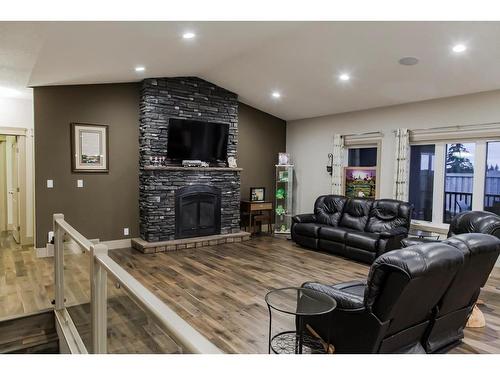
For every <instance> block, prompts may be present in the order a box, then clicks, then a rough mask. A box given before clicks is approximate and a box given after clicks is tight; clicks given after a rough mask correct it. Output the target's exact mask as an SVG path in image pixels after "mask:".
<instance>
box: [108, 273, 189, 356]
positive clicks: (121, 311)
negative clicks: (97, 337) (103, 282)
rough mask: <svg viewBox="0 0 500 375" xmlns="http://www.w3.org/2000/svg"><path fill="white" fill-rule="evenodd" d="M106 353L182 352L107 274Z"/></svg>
mask: <svg viewBox="0 0 500 375" xmlns="http://www.w3.org/2000/svg"><path fill="white" fill-rule="evenodd" d="M107 324H108V334H107V350H108V353H113V354H118V353H129V354H134V353H182V349H181V347H180V346H179V345H178V344H177V343H176V342H175V341H174V340H173V339H172V338H170V337H169V336H168V335H167V334H166V333H165V332H164V331H163V330H162V328H161V327H160V326H159V325H158V324H156V323H155V321H154V320H152V319H151V317H150V316H149V315H148V314H147V313H146V312H145V311H144V310H143V309H142V308H141V307H140V306H139V305H137V304H136V303H135V302H134V300H133V299H132V298H130V296H129V294H128V292H127V291H126V290H125V289H124V288H123V287H122V286H121V285H120V283H119V282H118V281H117V280H116V279H115V278H114V277H113V276H112V275H110V274H108V303H107Z"/></svg>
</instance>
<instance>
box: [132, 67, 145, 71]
mask: <svg viewBox="0 0 500 375" xmlns="http://www.w3.org/2000/svg"><path fill="white" fill-rule="evenodd" d="M145 70H146V68H145V67H143V66H136V67H135V71H136V72H143V71H145Z"/></svg>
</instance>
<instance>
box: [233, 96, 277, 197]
mask: <svg viewBox="0 0 500 375" xmlns="http://www.w3.org/2000/svg"><path fill="white" fill-rule="evenodd" d="M238 116H239V119H238V167H241V168H243V172H242V173H241V199H243V200H248V199H249V196H250V187H262V186H264V187H265V188H266V200H270V201H274V173H275V170H274V166H275V165H276V164H277V163H278V153H279V152H285V149H286V122H285V121H284V120H281V119H279V118H277V117H274V116H271V115H270V114H268V113H265V112H262V111H259V110H257V109H255V108H253V107H250V106H248V105H246V104H243V103H240V105H239V110H238Z"/></svg>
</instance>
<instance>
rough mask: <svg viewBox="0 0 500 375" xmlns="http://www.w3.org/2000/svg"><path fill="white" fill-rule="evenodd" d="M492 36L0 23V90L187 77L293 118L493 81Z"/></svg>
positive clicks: (343, 26) (326, 28)
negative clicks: (462, 47)
mask: <svg viewBox="0 0 500 375" xmlns="http://www.w3.org/2000/svg"><path fill="white" fill-rule="evenodd" d="M187 30H189V31H194V32H195V33H196V34H197V37H196V38H195V39H193V40H184V39H182V37H181V35H182V33H183V32H184V31H187ZM499 40H500V22H101V23H99V22H57V23H56V22H54V23H47V22H46V23H36V22H26V23H19V22H17V23H9V22H0V86H5V87H12V88H18V89H19V88H24V87H26V86H43V85H63V84H85V83H105V82H130V81H139V80H141V79H142V78H145V77H163V76H165V77H169V76H187V75H191V76H199V77H201V78H204V79H206V80H208V81H211V82H214V83H216V84H218V85H220V86H222V87H224V88H226V89H229V90H232V91H234V92H236V93H237V94H239V96H240V100H241V101H243V102H245V103H247V104H249V105H251V106H254V107H256V108H259V109H261V110H263V111H266V112H268V113H271V114H273V115H275V116H278V117H281V118H283V119H285V120H292V119H299V118H305V117H314V116H320V115H326V114H332V113H340V112H347V111H353V110H360V109H367V108H373V107H380V106H387V105H393V104H400V103H407V102H413V101H420V100H425V99H432V98H438V97H446V96H454V95H461V94H467V93H473V92H480V91H488V90H495V89H500V68H499V65H498V64H499V62H500V43H499V42H498V41H499ZM458 42H461V43H465V44H466V45H467V46H468V49H467V51H466V52H465V53H463V54H460V55H457V54H454V53H452V52H451V46H452V45H454V44H455V43H458ZM404 56H415V57H418V58H419V59H420V63H419V64H418V65H415V66H410V67H408V66H401V65H399V64H398V60H399V59H400V58H401V57H404ZM137 65H144V66H145V67H146V71H145V72H144V73H140V74H139V73H136V72H135V71H134V69H133V68H134V67H135V66H137ZM340 72H348V73H350V74H351V76H352V77H353V78H352V79H351V81H349V82H348V83H344V84H341V83H339V82H338V80H337V78H336V76H337V75H338V74H339V73H340ZM274 90H278V91H280V92H281V94H282V97H281V98H280V99H278V100H276V99H273V98H271V92H272V91H274Z"/></svg>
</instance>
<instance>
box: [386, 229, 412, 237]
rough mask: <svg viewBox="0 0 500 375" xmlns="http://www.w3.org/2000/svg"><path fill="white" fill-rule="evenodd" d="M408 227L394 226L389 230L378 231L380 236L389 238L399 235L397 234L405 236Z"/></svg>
mask: <svg viewBox="0 0 500 375" xmlns="http://www.w3.org/2000/svg"><path fill="white" fill-rule="evenodd" d="M407 235H408V229H407V228H404V227H396V228H392V229H389V230H385V231H383V232H380V238H391V237H399V236H405V237H406V236H407Z"/></svg>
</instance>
